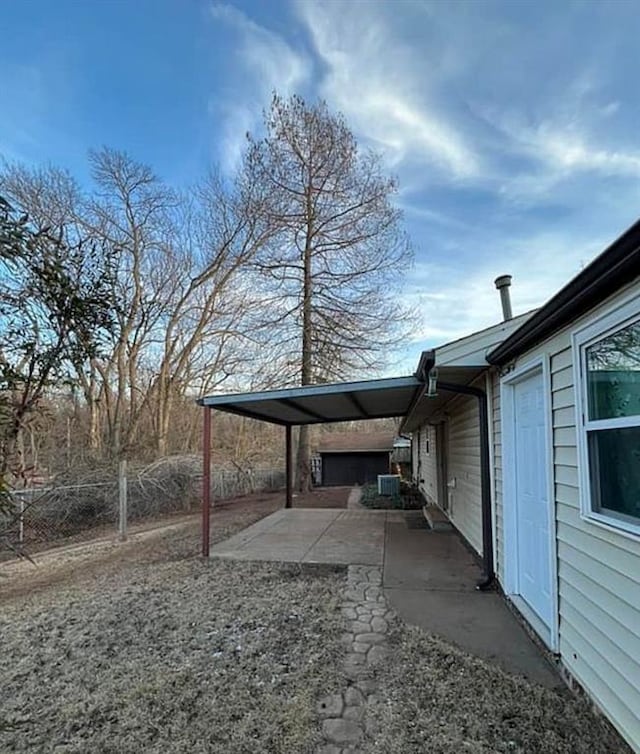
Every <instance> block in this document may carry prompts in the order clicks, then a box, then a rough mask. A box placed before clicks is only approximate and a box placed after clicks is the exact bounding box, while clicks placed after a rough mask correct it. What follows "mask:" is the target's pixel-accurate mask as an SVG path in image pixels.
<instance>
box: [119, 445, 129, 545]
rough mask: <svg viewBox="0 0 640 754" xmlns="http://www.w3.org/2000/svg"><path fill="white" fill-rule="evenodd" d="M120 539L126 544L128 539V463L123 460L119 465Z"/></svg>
mask: <svg viewBox="0 0 640 754" xmlns="http://www.w3.org/2000/svg"><path fill="white" fill-rule="evenodd" d="M118 498H119V503H120V506H119V516H118V534H119V536H118V539H119V540H120V541H121V542H124V541H125V540H126V539H127V461H126V459H124V458H123V459H122V461H120V463H119V464H118Z"/></svg>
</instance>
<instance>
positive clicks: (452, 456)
mask: <svg viewBox="0 0 640 754" xmlns="http://www.w3.org/2000/svg"><path fill="white" fill-rule="evenodd" d="M447 413H448V414H449V432H448V438H449V439H448V446H449V447H448V451H449V452H448V455H447V464H448V466H447V476H448V479H449V482H450V483H451V482H453V484H454V486H450V488H449V510H448V514H449V517H450V518H451V521H452V523H453V524H454V526H455V527H456V528H457V529H458V530H459V531H460V533H461V534H462V536H463V537H464V538H465V539H466V540H467V541H468V542H469V544H470V545H471V546H472V547H473V548H474V550H476V551H477V552H478V553H479V554H482V499H481V494H480V490H481V480H480V429H479V416H478V402H477V400H476V399H475V398H472V397H467V396H465V397H461V398H456V399H455V400H453V401H452V402H451V404H449V405H448V406H447Z"/></svg>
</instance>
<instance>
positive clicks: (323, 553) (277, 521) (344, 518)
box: [211, 508, 386, 566]
mask: <svg viewBox="0 0 640 754" xmlns="http://www.w3.org/2000/svg"><path fill="white" fill-rule="evenodd" d="M385 522H386V512H385V511H366V510H365V511H355V510H336V509H331V508H326V509H312V508H291V509H283V510H279V511H276V513H272V514H271V515H270V516H267V517H266V518H263V519H262V520H261V521H258V522H257V523H255V524H253V525H252V526H249V527H248V528H246V529H244V530H243V531H242V532H240V533H239V534H236V535H235V536H233V537H231V538H230V539H227V540H225V541H224V542H220V543H218V544H216V545H214V546H213V547H212V548H211V555H212V556H213V557H218V558H231V559H234V560H276V561H285V562H294V563H331V564H338V565H350V564H359V565H379V566H381V565H382V563H383V560H384V537H385Z"/></svg>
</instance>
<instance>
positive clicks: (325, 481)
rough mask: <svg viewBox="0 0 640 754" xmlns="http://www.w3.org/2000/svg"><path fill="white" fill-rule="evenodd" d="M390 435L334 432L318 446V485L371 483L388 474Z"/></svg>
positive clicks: (390, 449) (391, 443)
mask: <svg viewBox="0 0 640 754" xmlns="http://www.w3.org/2000/svg"><path fill="white" fill-rule="evenodd" d="M393 448H394V433H393V432H370V433H364V432H336V433H331V434H324V435H322V436H321V438H320V441H319V443H318V455H319V457H320V459H321V463H320V473H319V477H320V483H321V484H322V485H323V486H325V487H329V486H340V485H353V484H360V485H363V484H371V483H375V482H376V480H377V477H378V475H379V474H388V473H389V471H390V461H391V453H392V451H393Z"/></svg>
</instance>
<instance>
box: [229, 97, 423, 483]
mask: <svg viewBox="0 0 640 754" xmlns="http://www.w3.org/2000/svg"><path fill="white" fill-rule="evenodd" d="M264 125H265V130H266V135H265V136H264V138H262V139H256V138H252V137H251V136H250V137H249V145H248V149H247V153H246V157H245V162H244V166H243V169H244V173H245V181H246V182H253V183H257V184H258V185H260V186H261V187H262V191H261V192H260V193H261V195H262V196H263V197H266V203H265V205H264V206H263V211H265V212H266V213H267V215H268V217H269V223H270V225H271V226H272V227H273V229H274V236H273V237H272V239H271V240H270V242H269V243H268V244H267V245H265V246H264V247H263V249H262V250H261V253H260V255H259V259H258V266H259V270H260V272H261V273H262V280H263V289H264V291H265V296H266V301H267V302H268V303H269V305H270V306H271V307H272V308H273V316H272V320H271V326H272V328H273V331H274V333H277V335H274V338H273V347H274V348H275V351H276V353H277V359H276V358H274V359H273V361H274V363H277V365H278V369H279V372H280V374H281V375H284V376H285V377H286V378H287V379H288V380H289V381H291V382H296V383H298V384H301V385H308V384H312V383H317V382H326V381H328V380H332V379H342V378H345V377H348V376H353V375H355V374H365V375H366V374H370V373H371V371H372V370H375V369H378V368H380V367H381V366H382V364H383V363H384V362H385V361H386V360H387V359H388V356H389V352H390V350H392V349H393V348H394V347H395V346H397V345H398V344H399V342H400V341H401V340H402V338H403V337H404V336H405V334H406V333H407V330H408V326H409V325H410V323H411V322H412V313H411V312H410V311H408V310H407V308H406V307H405V306H404V305H403V303H402V300H401V298H400V296H399V295H398V292H399V286H398V284H399V282H400V280H401V279H402V276H403V274H404V272H405V271H406V269H407V267H408V266H409V265H410V264H411V261H412V253H411V248H410V244H409V241H408V237H407V235H406V234H405V233H404V231H403V230H402V226H401V213H400V210H398V209H397V208H396V207H395V206H394V205H393V203H392V198H393V195H394V194H395V192H396V190H397V186H396V183H395V181H394V180H393V179H392V178H388V177H386V176H385V174H384V171H383V168H382V164H381V160H380V158H379V156H377V155H376V154H375V153H373V152H371V151H360V150H359V149H358V146H357V144H356V140H355V138H354V136H353V134H352V132H351V131H350V130H349V128H348V126H347V125H346V123H345V121H344V119H343V118H342V116H341V115H336V114H334V113H332V112H330V111H329V109H328V107H327V105H326V103H324V102H318V103H316V104H313V105H308V104H306V103H305V102H304V101H303V100H302V99H301V98H300V97H297V96H293V97H291V98H290V99H286V100H285V99H283V98H282V97H280V96H278V95H277V94H276V95H274V97H273V100H272V103H271V107H270V109H269V110H268V111H267V112H266V113H265V118H264ZM297 470H298V485H299V487H300V488H301V489H306V488H308V487H309V485H310V469H309V433H308V429H307V428H306V427H301V430H300V433H299V442H298V457H297Z"/></svg>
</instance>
